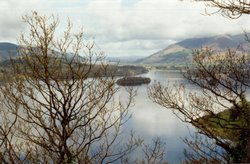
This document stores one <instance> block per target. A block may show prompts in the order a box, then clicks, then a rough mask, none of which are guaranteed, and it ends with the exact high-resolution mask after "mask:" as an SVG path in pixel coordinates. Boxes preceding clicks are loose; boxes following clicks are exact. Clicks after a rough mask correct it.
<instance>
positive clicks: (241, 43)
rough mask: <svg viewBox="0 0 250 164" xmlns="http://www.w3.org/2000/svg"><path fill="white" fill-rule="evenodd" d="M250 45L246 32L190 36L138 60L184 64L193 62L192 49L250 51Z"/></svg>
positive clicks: (151, 63)
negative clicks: (198, 36)
mask: <svg viewBox="0 0 250 164" xmlns="http://www.w3.org/2000/svg"><path fill="white" fill-rule="evenodd" d="M248 45H249V44H248V43H247V41H246V40H245V34H237V35H229V34H222V35H216V36H211V37H200V38H188V39H184V40H182V41H180V42H177V43H174V44H171V45H169V46H167V47H166V48H164V49H162V50H160V51H157V52H155V53H153V54H152V55H150V56H148V57H146V58H143V59H141V60H138V61H137V63H138V64H150V65H162V64H165V65H183V64H186V63H188V62H191V60H192V51H193V50H194V49H201V48H204V47H208V48H211V49H212V50H213V51H215V52H218V51H219V52H223V51H226V50H227V49H235V50H236V49H237V51H249V50H250V47H249V46H248Z"/></svg>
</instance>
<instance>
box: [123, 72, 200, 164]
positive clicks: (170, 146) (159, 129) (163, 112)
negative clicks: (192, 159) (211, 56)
mask: <svg viewBox="0 0 250 164" xmlns="http://www.w3.org/2000/svg"><path fill="white" fill-rule="evenodd" d="M141 76H142V75H141ZM143 76H146V77H150V78H151V84H152V83H154V81H155V82H161V83H162V84H166V83H168V82H169V83H170V84H171V83H185V84H187V87H188V89H189V90H195V87H193V86H192V85H190V84H188V83H187V81H186V80H185V79H183V78H182V75H181V73H179V72H174V71H158V70H153V71H150V72H148V73H147V74H144V75H143ZM147 87H148V86H147V85H142V86H139V87H136V88H137V89H138V91H137V94H138V95H137V97H136V100H135V106H133V107H132V109H131V113H132V118H131V119H130V120H129V122H128V123H127V124H126V129H133V130H134V131H135V133H136V134H137V135H138V136H140V137H141V138H143V139H144V141H145V142H148V143H150V141H151V140H152V139H153V138H156V137H160V138H161V139H162V140H163V141H164V142H165V143H166V145H165V146H166V160H167V161H168V162H170V163H180V161H181V160H182V159H183V157H184V155H183V150H184V148H187V147H186V145H185V144H184V143H183V141H182V139H181V138H184V137H187V138H189V137H190V134H189V133H190V131H194V128H193V127H191V126H190V125H189V124H187V123H184V122H182V121H180V120H179V119H178V118H177V116H175V115H174V114H173V113H172V111H171V110H169V109H166V108H163V107H161V106H160V105H158V104H156V103H153V102H152V101H151V100H150V99H149V98H148V96H147ZM123 92H124V91H123V90H121V94H123Z"/></svg>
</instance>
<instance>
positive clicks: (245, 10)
mask: <svg viewBox="0 0 250 164" xmlns="http://www.w3.org/2000/svg"><path fill="white" fill-rule="evenodd" d="M195 1H198V2H205V3H206V5H207V7H213V8H216V9H217V11H215V12H209V11H207V10H206V13H207V14H213V13H218V12H220V13H221V14H222V15H223V16H226V17H229V18H233V19H236V18H239V17H240V16H242V15H245V14H250V1H249V0H195Z"/></svg>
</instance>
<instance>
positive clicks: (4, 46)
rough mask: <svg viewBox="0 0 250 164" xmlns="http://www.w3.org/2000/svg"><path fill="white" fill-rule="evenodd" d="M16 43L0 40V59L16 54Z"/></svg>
mask: <svg viewBox="0 0 250 164" xmlns="http://www.w3.org/2000/svg"><path fill="white" fill-rule="evenodd" d="M17 48H18V45H16V44H13V43H8V42H0V61H3V60H7V59H9V58H10V57H16V56H17Z"/></svg>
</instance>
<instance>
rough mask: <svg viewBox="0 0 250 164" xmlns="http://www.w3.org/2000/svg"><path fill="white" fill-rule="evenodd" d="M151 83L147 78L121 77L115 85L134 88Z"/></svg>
mask: <svg viewBox="0 0 250 164" xmlns="http://www.w3.org/2000/svg"><path fill="white" fill-rule="evenodd" d="M150 82H151V79H150V78H148V77H133V76H129V77H123V78H121V79H118V80H117V81H116V83H117V84H118V85H121V86H135V85H141V84H149V83H150Z"/></svg>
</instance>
